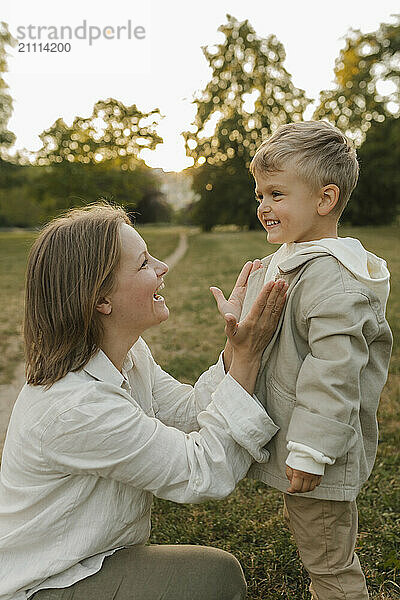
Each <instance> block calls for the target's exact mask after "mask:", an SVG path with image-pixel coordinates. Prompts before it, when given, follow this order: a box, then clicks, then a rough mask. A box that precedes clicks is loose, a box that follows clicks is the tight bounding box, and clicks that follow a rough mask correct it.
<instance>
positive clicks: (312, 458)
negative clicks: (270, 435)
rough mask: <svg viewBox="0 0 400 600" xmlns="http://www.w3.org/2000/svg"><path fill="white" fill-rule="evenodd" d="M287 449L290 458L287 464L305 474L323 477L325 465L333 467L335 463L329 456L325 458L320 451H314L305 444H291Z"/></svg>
mask: <svg viewBox="0 0 400 600" xmlns="http://www.w3.org/2000/svg"><path fill="white" fill-rule="evenodd" d="M287 449H288V450H289V456H288V457H287V459H286V464H287V465H288V466H289V467H291V468H292V469H297V470H298V471H304V472H305V473H313V474H314V475H323V474H324V472H325V465H333V463H334V462H335V461H334V459H332V458H329V456H325V455H324V454H322V453H321V452H318V450H314V448H310V447H309V446H305V445H304V444H297V443H296V442H289V443H288V445H287Z"/></svg>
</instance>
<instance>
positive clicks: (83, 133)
mask: <svg viewBox="0 0 400 600" xmlns="http://www.w3.org/2000/svg"><path fill="white" fill-rule="evenodd" d="M158 116H160V115H159V110H158V109H155V110H152V111H150V112H148V113H142V112H141V111H140V110H139V109H138V108H137V107H136V105H134V104H133V105H132V106H125V105H124V104H123V103H122V102H119V101H118V100H115V99H113V98H109V99H108V100H100V101H99V102H97V103H96V104H95V106H94V108H93V112H92V114H91V115H90V116H89V117H88V118H83V117H79V116H77V117H75V119H74V121H73V123H72V125H71V126H68V125H66V123H65V122H64V121H63V119H61V118H60V119H58V120H57V121H56V122H55V123H54V124H53V125H52V126H51V127H50V128H49V129H47V130H46V131H44V132H43V133H42V134H41V135H40V138H41V140H42V143H43V146H42V148H41V149H40V150H39V151H38V153H37V156H36V161H35V162H36V165H37V166H38V167H39V168H40V169H41V172H42V175H43V176H42V178H41V180H39V181H38V185H37V186H36V192H37V199H38V202H39V203H40V204H42V205H45V206H46V207H47V214H48V216H50V214H54V213H55V212H57V211H58V210H59V209H62V208H67V207H71V206H75V205H77V204H82V202H83V203H85V202H91V201H93V200H95V199H96V198H100V197H105V198H108V199H110V200H115V201H117V202H119V203H121V204H123V205H125V206H126V207H127V208H128V209H129V210H131V211H134V210H135V208H136V206H137V204H138V203H139V202H142V201H143V199H144V198H145V197H152V195H154V194H156V193H157V192H158V190H159V187H160V184H159V181H158V178H157V177H155V175H154V173H153V171H152V169H150V168H149V167H147V166H146V164H145V163H144V161H143V160H142V159H141V158H140V157H139V153H140V150H141V149H142V148H149V149H154V148H155V147H156V146H157V144H159V143H161V142H162V138H160V137H159V136H158V134H157V133H156V131H155V126H156V125H157V117H158Z"/></svg>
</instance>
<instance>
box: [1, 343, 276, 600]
mask: <svg viewBox="0 0 400 600" xmlns="http://www.w3.org/2000/svg"><path fill="white" fill-rule="evenodd" d="M277 430H278V427H277V426H276V425H275V424H274V423H273V422H272V420H271V419H270V418H269V416H268V415H267V413H266V412H265V410H264V408H262V407H261V405H260V404H259V403H258V402H257V401H256V399H254V398H252V397H251V396H250V395H249V394H248V393H247V392H246V391H245V390H244V389H243V388H242V387H241V386H240V385H239V383H238V382H237V381H236V380H235V379H233V377H231V376H230V375H229V373H228V374H225V371H224V367H223V361H222V355H221V356H220V358H219V360H218V362H217V364H216V365H214V366H212V367H210V368H209V369H208V371H206V372H205V373H203V374H202V375H201V376H200V378H199V380H198V381H197V383H196V384H195V386H194V387H192V386H190V385H187V384H182V383H179V382H178V381H176V380H175V379H174V378H173V377H171V376H170V375H168V373H166V372H165V371H163V370H162V369H161V368H160V367H159V366H158V365H157V364H156V362H155V361H154V359H153V357H152V355H151V353H150V350H149V349H148V347H147V345H146V344H145V342H144V341H143V340H142V339H141V338H139V340H138V341H137V342H136V343H135V344H134V346H132V348H131V349H130V351H129V352H128V355H127V357H126V359H125V362H124V365H123V369H122V373H121V372H119V371H118V369H117V368H116V367H115V366H114V365H113V364H112V362H111V361H110V360H109V359H108V357H107V356H106V354H104V352H102V351H101V350H100V351H99V352H98V353H97V354H96V355H95V356H94V357H93V358H92V359H91V360H90V361H89V362H88V363H87V365H86V366H85V368H84V369H82V370H81V371H78V372H75V373H73V372H70V373H68V374H67V375H66V376H65V377H63V379H61V380H60V381H58V382H56V383H55V384H53V386H52V387H51V388H50V389H49V390H47V391H45V390H44V387H43V386H32V385H27V384H25V385H24V387H23V388H22V390H21V392H20V394H19V396H18V398H17V400H16V403H15V406H14V409H13V412H12V415H11V419H10V423H9V427H8V431H7V436H6V441H5V445H4V451H3V458H2V465H1V477H0V600H26V599H27V598H29V597H30V596H31V595H33V594H34V593H35V592H37V591H38V590H40V589H45V588H62V587H68V586H70V585H72V584H73V583H75V582H77V581H79V580H81V579H84V578H85V577H88V576H89V575H92V574H93V573H96V572H97V571H98V570H99V569H100V568H101V565H102V563H103V560H104V558H105V557H106V556H108V555H110V554H112V553H113V552H115V551H116V550H118V549H120V548H122V547H125V546H129V545H132V544H145V543H146V542H147V541H148V539H149V535H150V509H151V503H152V496H153V494H154V495H155V496H158V497H159V498H165V499H168V500H172V501H174V502H202V501H204V500H207V499H210V498H223V497H225V496H227V495H228V494H229V493H230V492H232V490H233V489H234V487H235V485H236V483H237V482H238V481H239V480H240V479H242V478H243V477H244V476H245V474H246V473H247V471H248V469H249V467H250V464H251V463H252V461H253V460H255V461H257V462H266V461H267V460H268V451H267V450H265V449H263V446H264V445H265V444H266V443H267V442H268V441H269V440H270V439H271V437H272V436H273V435H274V434H275V433H276V431H277Z"/></svg>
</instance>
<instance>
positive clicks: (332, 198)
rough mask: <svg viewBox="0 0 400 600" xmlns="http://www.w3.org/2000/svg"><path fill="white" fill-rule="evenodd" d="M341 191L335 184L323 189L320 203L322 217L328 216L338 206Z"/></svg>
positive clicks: (319, 208)
mask: <svg viewBox="0 0 400 600" xmlns="http://www.w3.org/2000/svg"><path fill="white" fill-rule="evenodd" d="M339 195H340V190H339V188H338V186H337V185H335V184H334V183H329V184H328V185H325V186H324V187H323V188H322V189H321V194H320V200H319V202H318V207H317V210H318V214H319V215H321V217H323V216H325V215H328V214H329V213H330V212H331V211H332V210H333V209H334V208H335V206H336V204H337V203H338V200H339Z"/></svg>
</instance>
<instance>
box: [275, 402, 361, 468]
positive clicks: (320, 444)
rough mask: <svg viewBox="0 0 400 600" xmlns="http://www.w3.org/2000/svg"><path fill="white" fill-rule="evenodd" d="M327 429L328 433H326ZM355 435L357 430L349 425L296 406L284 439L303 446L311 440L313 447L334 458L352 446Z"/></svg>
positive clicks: (355, 439) (307, 444) (354, 441)
mask: <svg viewBox="0 0 400 600" xmlns="http://www.w3.org/2000/svg"><path fill="white" fill-rule="evenodd" d="M327 431H329V435H326V432H327ZM357 437H358V436H357V432H356V430H355V429H354V427H352V426H351V425H348V424H347V423H342V422H341V421H336V420H335V419H330V418H329V417H324V416H322V415H320V414H318V413H312V412H310V411H309V410H306V409H305V408H303V407H301V406H296V407H295V409H294V411H293V414H292V418H291V420H290V423H289V428H288V432H287V436H286V440H287V441H288V442H290V441H293V442H297V443H299V444H303V445H304V446H309V444H310V442H311V443H312V448H313V449H315V450H317V451H318V452H320V453H321V454H323V455H325V456H329V457H330V458H331V459H336V458H338V457H339V456H343V455H344V454H346V453H347V452H348V451H349V450H350V448H351V447H352V446H354V444H355V443H356V441H357ZM302 470H303V469H302Z"/></svg>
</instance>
